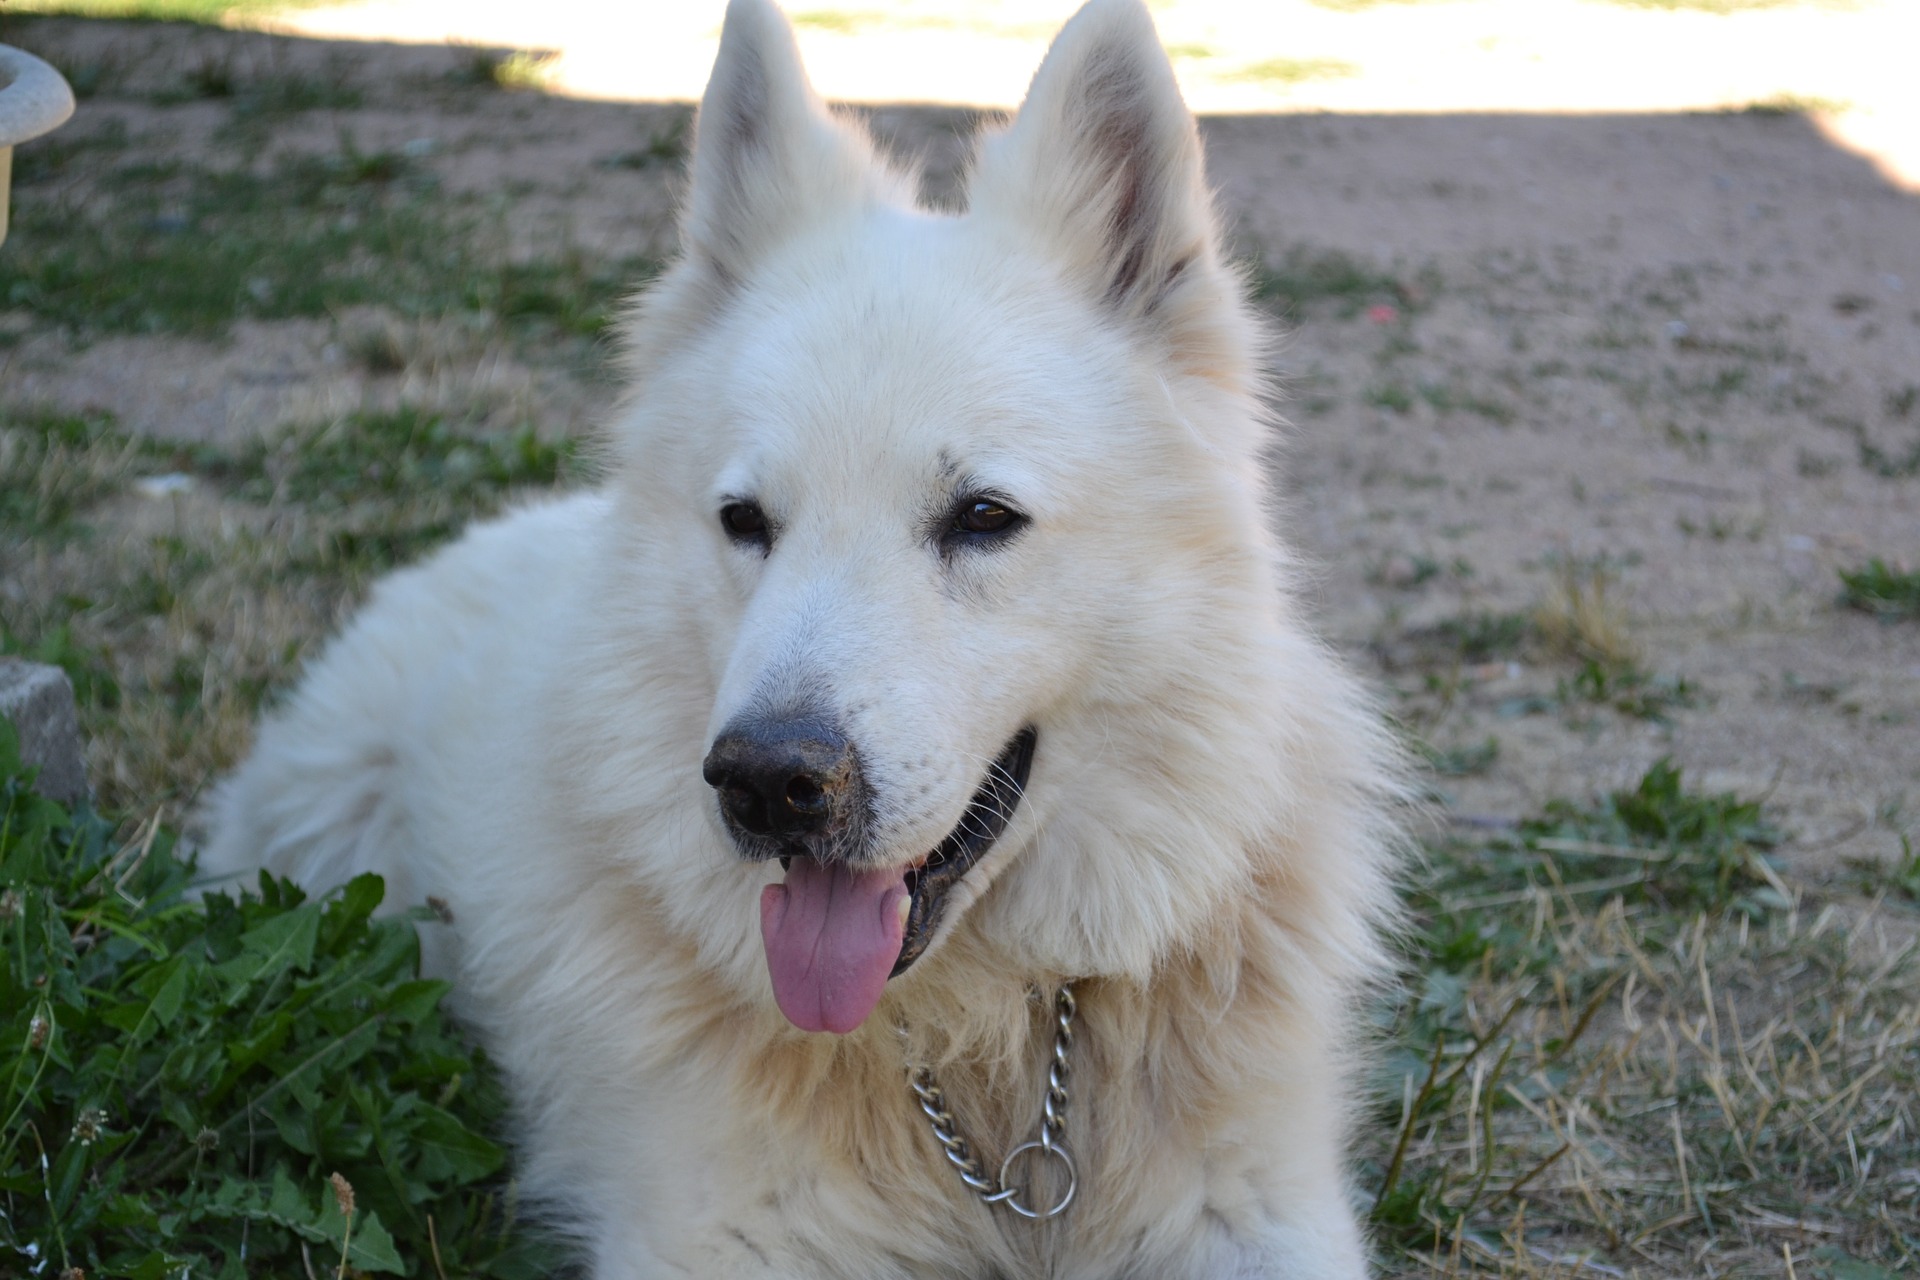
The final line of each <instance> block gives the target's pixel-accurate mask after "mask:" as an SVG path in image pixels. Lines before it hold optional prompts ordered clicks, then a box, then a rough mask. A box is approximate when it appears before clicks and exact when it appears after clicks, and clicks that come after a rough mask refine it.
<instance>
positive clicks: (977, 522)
mask: <svg viewBox="0 0 1920 1280" xmlns="http://www.w3.org/2000/svg"><path fill="white" fill-rule="evenodd" d="M1025 521H1026V517H1025V516H1023V515H1021V514H1020V513H1019V512H1017V511H1015V510H1014V509H1013V508H1011V507H1009V506H1007V505H1006V504H1005V503H1002V502H997V501H995V500H994V499H992V498H962V499H961V500H960V502H959V504H958V505H957V506H955V507H954V509H953V525H952V527H951V529H950V530H949V533H950V535H954V536H960V537H968V536H971V537H975V538H980V537H985V538H991V537H993V536H995V535H1005V534H1008V533H1011V532H1013V531H1014V530H1015V529H1017V528H1019V527H1020V525H1021V524H1023V523H1025Z"/></svg>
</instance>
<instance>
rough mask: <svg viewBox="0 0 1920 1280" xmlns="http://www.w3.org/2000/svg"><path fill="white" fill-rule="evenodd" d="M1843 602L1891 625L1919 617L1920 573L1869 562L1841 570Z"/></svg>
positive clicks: (1882, 563)
mask: <svg viewBox="0 0 1920 1280" xmlns="http://www.w3.org/2000/svg"><path fill="white" fill-rule="evenodd" d="M1840 585H1841V588H1842V591H1841V600H1842V602H1843V603H1845V604H1847V605H1849V606H1851V607H1853V608H1855V609H1861V610H1864V611H1865V612H1867V613H1871V614H1874V615H1875V616H1877V617H1879V618H1882V619H1884V620H1886V621H1888V622H1894V621H1899V620H1901V619H1910V618H1920V572H1915V571H1912V570H1907V569H1904V568H1900V567H1896V566H1894V565H1889V564H1888V563H1887V562H1886V561H1884V560H1869V561H1867V563H1866V564H1865V565H1864V566H1863V567H1861V568H1859V569H1855V570H1853V571H1852V572H1848V571H1847V570H1845V569H1842V570H1841V571H1840Z"/></svg>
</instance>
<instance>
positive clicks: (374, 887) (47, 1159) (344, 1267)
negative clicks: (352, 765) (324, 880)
mask: <svg viewBox="0 0 1920 1280" xmlns="http://www.w3.org/2000/svg"><path fill="white" fill-rule="evenodd" d="M27 783H28V774H27V773H26V771H25V770H23V768H22V767H21V765H20V761H19V756H18V748H17V742H16V740H15V738H14V735H13V731H12V729H11V728H10V727H9V726H7V725H6V724H5V723H4V722H0V952H4V954H6V956H7V957H8V963H7V965H6V966H4V967H0V1045H4V1046H5V1047H4V1049H0V1079H4V1080H5V1085H4V1087H0V1204H4V1206H5V1211H4V1213H0V1270H4V1271H5V1272H6V1273H7V1274H16V1273H17V1269H19V1268H26V1269H28V1270H31V1271H33V1272H35V1273H38V1272H39V1271H40V1270H41V1269H42V1268H44V1267H45V1266H46V1264H48V1263H51V1264H53V1266H54V1267H56V1268H57V1269H58V1274H61V1275H64V1276H68V1277H74V1276H79V1275H82V1274H95V1275H116V1276H130V1277H148V1278H151V1280H161V1277H165V1276H174V1275H180V1274H186V1273H187V1272H199V1273H202V1274H207V1275H213V1276H220V1277H236V1278H237V1277H240V1276H244V1275H248V1274H253V1275H261V1274H278V1275H297V1274H302V1273H303V1272H304V1273H306V1274H311V1273H312V1271H313V1257H314V1255H316V1254H317V1255H318V1256H319V1258H320V1259H322V1261H323V1265H325V1266H327V1267H328V1269H330V1270H335V1271H336V1273H337V1274H343V1275H344V1274H347V1273H349V1272H351V1273H352V1274H356V1275H357V1274H366V1273H381V1274H393V1275H406V1274H415V1275H418V1274H425V1273H426V1272H427V1271H428V1269H429V1268H430V1267H431V1268H434V1269H436V1270H438V1271H439V1272H440V1273H441V1274H446V1271H447V1268H449V1267H451V1268H452V1269H453V1271H454V1272H455V1273H457V1274H462V1275H472V1276H493V1277H499V1278H500V1280H519V1278H520V1277H533V1276H537V1275H541V1274H544V1273H545V1272H544V1270H543V1268H542V1267H541V1265H540V1263H541V1261H542V1258H541V1254H542V1250H541V1248H540V1246H539V1244H538V1242H536V1241H534V1240H533V1239H532V1238H531V1237H529V1236H528V1235H527V1234H526V1232H525V1231H524V1230H520V1229H518V1228H517V1227H516V1224H515V1222H514V1213H513V1191H512V1187H511V1184H510V1183H508V1182H506V1181H505V1180H504V1179H503V1178H502V1177H500V1176H498V1175H500V1173H501V1170H502V1168H503V1166H504V1164H505V1161H506V1151H505V1149H504V1148H502V1147H500V1146H499V1145H497V1144H496V1143H495V1142H494V1141H493V1140H492V1138H491V1137H490V1136H489V1135H490V1134H491V1133H493V1132H495V1131H497V1129H498V1128H499V1126H500V1122H501V1117H502V1113H503V1110H504V1096H503V1094H502V1092H501V1090H500V1088H499V1086H498V1085H497V1084H496V1082H495V1081H494V1078H493V1075H492V1073H491V1071H490V1070H489V1068H488V1067H487V1064H486V1062H485V1061H484V1059H482V1058H481V1057H479V1056H478V1055H477V1054H476V1053H475V1052H474V1051H473V1050H472V1049H470V1048H468V1047H467V1046H466V1044H465V1043H464V1042H463V1041H462V1040H461V1038H460V1037H459V1036H458V1034H457V1033H456V1032H455V1031H454V1029H453V1028H452V1026H451V1024H450V1023H449V1022H448V1021H447V1018H446V1016H445V1015H444V1014H443V1013H442V1012H441V1010H440V1001H441V999H442V997H443V996H444V995H445V993H446V990H447V984H446V983H444V982H437V981H423V980H421V979H420V977H419V945H420V944H419V941H418V938H417V936H416V934H415V925H414V922H413V917H408V916H401V917H398V918H385V919H379V920H376V919H374V918H373V915H372V913H373V911H374V909H375V908H376V907H377V906H379V904H380V901H381V897H382V893H383V890H382V886H381V883H380V880H379V877H377V876H362V877H360V878H359V879H357V880H355V881H353V882H352V883H351V884H349V885H347V886H345V887H344V888H342V889H340V890H338V891H336V892H334V893H331V894H329V895H327V896H326V897H325V898H323V899H318V900H315V901H306V900H304V899H303V897H302V895H301V893H300V891H299V890H298V889H296V888H294V887H293V886H292V885H291V884H289V883H285V882H274V881H272V880H268V879H264V878H263V880H262V881H261V883H260V885H259V887H258V889H257V891H255V890H250V891H248V892H246V893H242V894H239V895H237V896H234V895H229V894H223V893H215V894H211V895H208V896H206V897H204V898H200V899H194V898H191V897H188V896H186V894H185V890H186V888H187V886H188V885H189V883H190V881H191V870H190V867H189V865H188V864H187V863H185V862H183V861H182V860H181V858H180V857H179V856H178V854H177V852H176V845H175V842H174V837H173V835H172V833H171V832H169V831H168V830H167V829H166V827H165V825H164V824H163V823H162V822H161V821H160V817H159V815H158V814H157V813H156V814H154V815H153V816H152V817H151V818H149V819H148V820H145V821H141V822H133V823H121V824H116V823H115V822H112V821H110V820H108V819H105V818H103V817H101V816H99V815H97V814H95V813H93V812H91V811H88V810H85V809H82V810H81V811H79V812H69V811H68V810H66V809H63V808H62V807H60V806H58V805H56V804H54V803H52V802H51V801H47V800H44V799H41V798H40V797H38V796H35V795H33V794H32V793H31V792H30V791H29V790H28V789H27ZM422 914H423V915H424V913H422ZM429 927H430V926H429ZM36 1260H37V1261H36ZM29 1264H31V1265H29Z"/></svg>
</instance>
